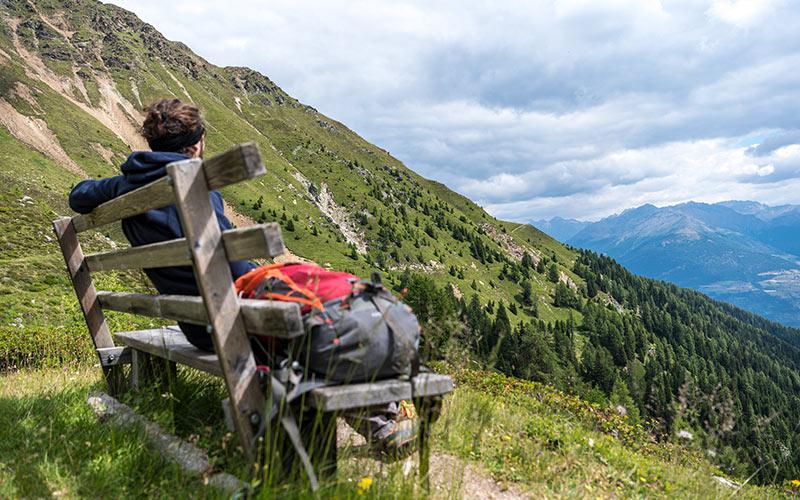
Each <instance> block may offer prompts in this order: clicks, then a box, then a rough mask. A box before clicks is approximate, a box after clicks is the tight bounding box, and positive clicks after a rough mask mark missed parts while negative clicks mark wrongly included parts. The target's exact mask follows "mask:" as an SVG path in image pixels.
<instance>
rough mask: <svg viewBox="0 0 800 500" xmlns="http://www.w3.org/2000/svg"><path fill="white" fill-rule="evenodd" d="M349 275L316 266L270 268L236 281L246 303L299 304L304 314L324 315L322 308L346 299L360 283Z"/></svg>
mask: <svg viewBox="0 0 800 500" xmlns="http://www.w3.org/2000/svg"><path fill="white" fill-rule="evenodd" d="M359 281H360V280H359V278H358V277H357V276H354V275H352V274H350V273H345V272H341V271H329V270H327V269H325V268H324V267H321V266H320V265H318V264H315V263H313V262H309V263H307V264H306V263H302V264H301V263H287V264H268V265H265V266H260V267H257V268H255V269H253V270H252V271H250V272H248V273H247V274H245V275H243V276H241V277H239V279H237V280H236V290H237V292H239V296H240V297H242V298H244V299H267V300H283V301H288V302H298V303H300V304H301V305H302V307H301V309H300V310H301V312H302V313H303V314H306V313H309V312H311V310H312V309H317V310H319V311H324V310H325V308H324V307H323V304H324V303H325V302H328V301H330V300H334V299H339V298H343V297H346V296H348V295H349V294H350V292H352V291H353V287H354V286H355V285H356V284H357V283H359Z"/></svg>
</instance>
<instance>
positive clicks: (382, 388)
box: [308, 373, 453, 411]
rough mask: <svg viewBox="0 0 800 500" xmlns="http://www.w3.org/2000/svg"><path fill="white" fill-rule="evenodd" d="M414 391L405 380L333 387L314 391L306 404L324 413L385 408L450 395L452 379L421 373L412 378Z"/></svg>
mask: <svg viewBox="0 0 800 500" xmlns="http://www.w3.org/2000/svg"><path fill="white" fill-rule="evenodd" d="M414 387H415V391H414V394H413V395H412V393H411V384H410V383H409V382H408V381H407V380H399V379H389V380H379V381H376V382H370V383H361V384H348V385H334V386H330V387H322V388H319V389H314V390H312V391H311V392H310V396H311V397H310V398H309V400H308V403H309V405H310V406H311V407H313V408H317V409H320V410H323V411H338V410H348V409H352V408H363V407H368V406H377V405H384V404H386V403H391V402H393V401H400V400H403V399H406V400H408V399H411V398H412V397H413V396H417V397H430V396H441V395H444V394H447V393H449V392H452V390H453V380H452V379H451V378H450V377H448V376H446V375H439V374H436V373H420V374H419V375H418V376H417V378H416V379H414Z"/></svg>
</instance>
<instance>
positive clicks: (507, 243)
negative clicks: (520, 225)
mask: <svg viewBox="0 0 800 500" xmlns="http://www.w3.org/2000/svg"><path fill="white" fill-rule="evenodd" d="M481 229H483V230H484V231H486V234H488V235H489V237H490V238H492V239H493V240H494V241H495V242H496V243H497V244H499V245H500V246H501V247H503V249H504V250H505V251H506V253H507V254H508V255H509V256H510V257H511V258H513V259H514V260H518V261H521V260H522V255H523V254H524V253H525V252H528V255H530V256H531V260H532V261H533V265H534V266H535V265H537V264H539V259H540V258H541V255H540V253H539V251H538V250H536V249H535V248H525V247H523V246H522V245H520V244H519V243H517V242H516V241H514V237H513V236H511V235H510V234H508V233H503V232H500V231H498V230H497V228H496V227H494V226H493V225H491V224H489V223H488V222H484V223H483V224H481Z"/></svg>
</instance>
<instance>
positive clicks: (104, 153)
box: [90, 142, 114, 166]
mask: <svg viewBox="0 0 800 500" xmlns="http://www.w3.org/2000/svg"><path fill="white" fill-rule="evenodd" d="M90 144H91V146H92V149H94V150H95V151H96V152H97V154H99V155H100V156H101V157H102V158H103V159H104V160H105V161H106V163H108V164H109V165H111V166H114V152H113V151H111V150H110V149H108V148H107V147H105V146H103V145H102V144H100V143H99V142H92V143H90Z"/></svg>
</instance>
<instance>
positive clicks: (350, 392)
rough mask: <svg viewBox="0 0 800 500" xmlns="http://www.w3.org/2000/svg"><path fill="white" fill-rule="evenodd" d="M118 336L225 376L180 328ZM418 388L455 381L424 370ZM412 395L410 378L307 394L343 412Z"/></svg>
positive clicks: (421, 393)
mask: <svg viewBox="0 0 800 500" xmlns="http://www.w3.org/2000/svg"><path fill="white" fill-rule="evenodd" d="M115 335H116V338H117V340H118V341H119V342H121V343H122V344H125V345H127V346H130V347H131V348H133V349H138V350H140V351H144V352H147V353H149V354H153V355H155V356H158V357H161V358H165V359H169V360H170V361H177V362H179V363H183V364H185V365H188V366H191V367H193V368H196V369H198V370H202V371H204V372H206V373H209V374H211V375H215V376H218V377H221V376H222V370H221V369H220V366H219V361H218V360H217V356H216V355H215V354H212V353H208V352H205V351H201V350H200V349H197V348H196V347H194V346H193V345H191V344H190V343H189V341H188V340H186V337H184V336H183V334H181V332H180V330H179V329H178V327H165V328H157V329H154V330H139V331H133V332H121V333H117V334H115ZM415 388H416V390H415V394H416V396H418V397H431V396H441V395H444V394H447V393H449V392H452V390H453V380H452V379H451V378H450V377H448V376H446V375H439V374H436V373H421V374H419V376H418V377H417V378H416V379H415ZM411 397H412V394H411V384H410V383H409V382H408V381H407V380H399V379H389V380H380V381H377V382H371V383H361V384H348V385H334V386H330V387H322V388H319V389H314V390H312V391H311V392H310V393H309V394H308V396H306V402H307V403H308V404H309V405H310V406H311V407H313V408H317V409H320V410H323V411H340V410H348V409H353V408H363V407H366V406H376V405H381V404H386V403H391V402H392V401H399V400H401V399H411Z"/></svg>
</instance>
